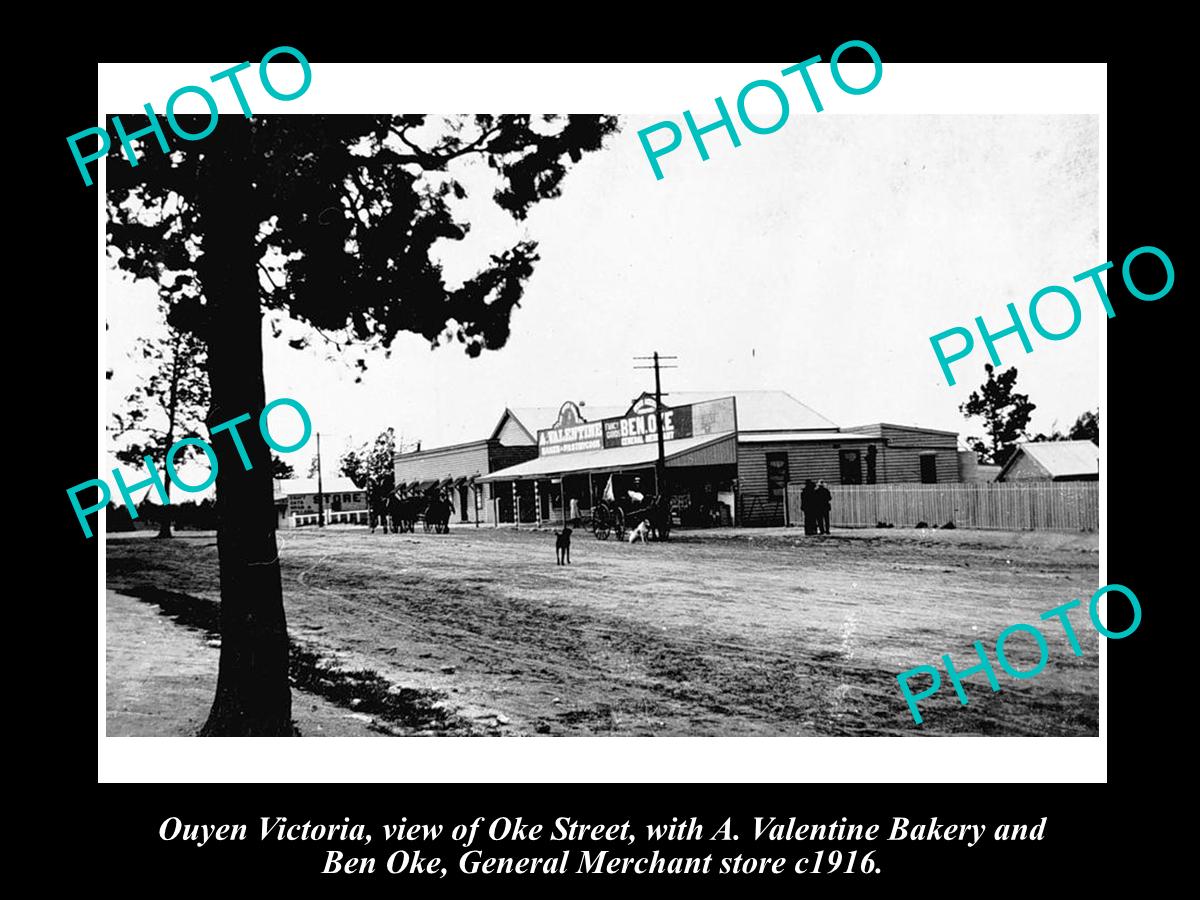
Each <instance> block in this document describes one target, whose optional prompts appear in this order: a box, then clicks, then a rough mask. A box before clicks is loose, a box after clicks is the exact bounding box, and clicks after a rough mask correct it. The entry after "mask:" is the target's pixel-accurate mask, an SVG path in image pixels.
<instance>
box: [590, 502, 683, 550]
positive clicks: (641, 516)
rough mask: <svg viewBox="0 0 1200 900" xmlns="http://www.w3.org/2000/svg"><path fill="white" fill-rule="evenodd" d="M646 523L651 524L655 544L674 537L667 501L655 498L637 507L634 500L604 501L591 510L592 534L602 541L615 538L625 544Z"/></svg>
mask: <svg viewBox="0 0 1200 900" xmlns="http://www.w3.org/2000/svg"><path fill="white" fill-rule="evenodd" d="M643 521H645V522H648V523H649V528H650V531H651V534H652V535H653V536H654V538H655V539H656V540H660V541H665V540H667V538H668V537H670V534H671V510H670V506H669V505H668V503H667V499H666V498H665V497H653V498H651V499H650V501H649V503H646V504H645V505H637V504H635V503H634V502H633V501H632V500H627V501H624V502H620V501H616V500H601V501H600V502H599V503H597V504H596V507H595V509H593V510H592V534H594V535H595V536H596V538H597V539H599V540H601V541H606V540H608V536H609V535H610V534H615V535H616V537H617V540H618V541H623V540H625V536H626V535H627V534H628V533H629V532H630V531H632V530H634V529H635V528H637V527H638V526H639V525H640V524H641V523H642V522H643Z"/></svg>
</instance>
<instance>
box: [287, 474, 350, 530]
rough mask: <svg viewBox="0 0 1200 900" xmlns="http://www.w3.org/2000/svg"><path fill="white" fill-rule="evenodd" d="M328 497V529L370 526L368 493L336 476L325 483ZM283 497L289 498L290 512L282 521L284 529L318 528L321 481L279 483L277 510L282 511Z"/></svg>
mask: <svg viewBox="0 0 1200 900" xmlns="http://www.w3.org/2000/svg"><path fill="white" fill-rule="evenodd" d="M321 493H322V494H323V495H324V504H323V506H324V513H325V524H326V525H350V524H353V525H366V524H367V493H366V491H364V490H362V489H361V488H357V487H355V486H354V482H353V481H351V480H350V479H349V478H344V477H341V476H336V477H333V478H324V479H322V480H321ZM280 495H283V496H284V497H286V498H287V506H286V511H285V512H283V513H282V515H281V518H280V526H281V527H283V528H295V527H297V526H299V525H316V524H317V515H318V511H319V510H320V509H321V505H320V504H318V503H317V479H315V478H289V479H287V480H286V481H276V482H275V497H276V510H277V512H278V511H279V510H280V508H281V504H280V500H279V498H280Z"/></svg>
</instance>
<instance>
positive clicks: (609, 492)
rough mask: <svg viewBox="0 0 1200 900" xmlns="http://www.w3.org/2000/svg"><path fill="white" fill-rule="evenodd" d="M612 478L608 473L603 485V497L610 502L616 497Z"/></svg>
mask: <svg viewBox="0 0 1200 900" xmlns="http://www.w3.org/2000/svg"><path fill="white" fill-rule="evenodd" d="M612 480H613V477H612V476H611V475H609V476H608V484H607V485H605V487H604V499H605V500H608V501H609V502H610V503H611V502H612V501H613V500H615V499H616V495H614V494H613V482H612Z"/></svg>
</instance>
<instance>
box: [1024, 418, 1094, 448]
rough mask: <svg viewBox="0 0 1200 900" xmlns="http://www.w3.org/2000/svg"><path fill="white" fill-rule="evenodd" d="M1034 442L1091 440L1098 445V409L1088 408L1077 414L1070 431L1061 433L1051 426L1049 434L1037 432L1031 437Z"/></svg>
mask: <svg viewBox="0 0 1200 900" xmlns="http://www.w3.org/2000/svg"><path fill="white" fill-rule="evenodd" d="M1031 440H1032V441H1033V442H1034V443H1035V444H1036V443H1042V442H1044V441H1091V442H1092V443H1093V444H1096V445H1097V446H1099V445H1100V410H1098V409H1096V410H1088V411H1087V412H1083V413H1080V414H1079V418H1077V419H1076V420H1075V424H1074V425H1072V426H1071V429H1070V431H1068V432H1067V433H1066V434H1063V433H1062V432H1061V431H1059V430H1058V429H1057V428H1052V430H1051V431H1050V433H1049V434H1042V433H1040V432H1039V433H1038V434H1037V435H1035V436H1034V437H1033V438H1032V439H1031Z"/></svg>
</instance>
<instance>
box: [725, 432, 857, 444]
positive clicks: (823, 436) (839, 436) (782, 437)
mask: <svg viewBox="0 0 1200 900" xmlns="http://www.w3.org/2000/svg"><path fill="white" fill-rule="evenodd" d="M871 440H878V438H877V437H872V436H871V435H869V434H856V433H854V432H849V431H765V432H759V433H757V434H745V433H742V432H739V433H738V443H739V444H770V443H775V442H777V441H787V442H788V443H791V442H793V441H838V442H846V443H853V442H854V441H871Z"/></svg>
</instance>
